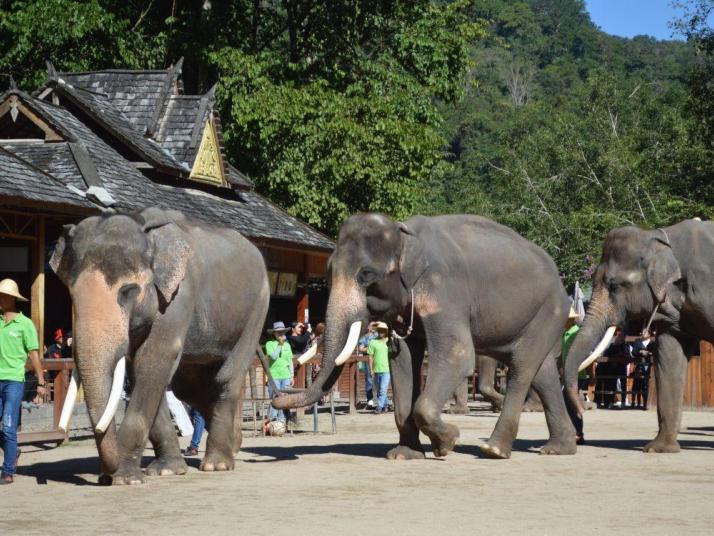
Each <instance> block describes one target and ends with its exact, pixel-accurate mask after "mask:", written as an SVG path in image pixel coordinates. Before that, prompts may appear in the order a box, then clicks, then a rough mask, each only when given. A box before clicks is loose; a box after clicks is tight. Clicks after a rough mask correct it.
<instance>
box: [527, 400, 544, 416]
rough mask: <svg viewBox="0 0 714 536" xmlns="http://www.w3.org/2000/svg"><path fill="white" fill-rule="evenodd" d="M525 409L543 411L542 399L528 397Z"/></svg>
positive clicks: (531, 411) (534, 411) (536, 411)
mask: <svg viewBox="0 0 714 536" xmlns="http://www.w3.org/2000/svg"><path fill="white" fill-rule="evenodd" d="M523 411H524V412H525V413H542V412H543V404H541V402H540V400H533V399H528V400H526V403H525V404H523Z"/></svg>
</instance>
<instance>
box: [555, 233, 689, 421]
mask: <svg viewBox="0 0 714 536" xmlns="http://www.w3.org/2000/svg"><path fill="white" fill-rule="evenodd" d="M681 277H682V274H681V271H680V266H679V263H678V261H677V259H676V257H675V255H674V252H673V251H672V246H671V244H670V242H669V238H668V236H667V234H666V231H663V230H661V229H657V230H654V231H646V230H643V229H640V228H638V227H620V228H617V229H613V230H612V231H610V232H609V233H608V235H607V238H606V239H605V243H604V244H603V250H602V260H601V262H600V264H599V265H598V266H597V268H596V270H595V272H594V274H593V279H592V282H593V295H592V300H591V302H590V306H589V308H588V311H587V314H586V316H585V320H584V321H583V325H582V327H581V329H580V331H579V332H578V334H577V336H576V338H575V341H574V342H573V345H572V347H571V348H570V351H569V352H568V356H567V360H566V365H565V384H566V388H567V391H568V394H569V398H570V401H571V403H573V404H574V407H575V408H578V407H579V400H578V396H577V373H578V370H582V369H583V368H585V367H586V366H588V365H590V363H592V362H593V361H594V360H595V359H596V358H597V357H598V356H599V355H600V354H601V353H602V351H603V350H605V348H607V346H608V345H609V344H610V341H611V340H612V337H613V335H614V332H615V327H616V326H620V327H624V324H625V323H626V322H630V321H636V320H642V321H643V322H645V321H647V319H649V318H650V317H651V316H652V315H653V314H654V311H655V309H656V308H657V309H658V310H659V311H660V312H662V311H666V310H669V311H675V310H676V309H677V308H679V307H680V302H681V299H680V298H681V295H682V294H681V291H680V290H679V288H678V287H677V285H676V284H675V283H676V282H677V281H679V280H680V279H681Z"/></svg>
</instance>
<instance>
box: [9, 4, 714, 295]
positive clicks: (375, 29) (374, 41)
mask: <svg viewBox="0 0 714 536" xmlns="http://www.w3.org/2000/svg"><path fill="white" fill-rule="evenodd" d="M679 3H680V4H681V5H682V6H683V7H684V8H685V9H684V11H683V15H682V18H681V19H680V20H679V21H676V24H677V27H678V29H679V31H680V32H681V33H682V34H683V35H685V36H686V37H687V42H676V41H668V42H661V41H656V40H653V39H650V38H647V37H638V38H635V39H631V40H629V39H621V38H617V37H612V36H608V35H606V34H604V33H603V32H601V31H600V30H599V29H598V28H596V27H595V26H594V25H593V23H592V22H591V20H590V18H589V16H588V14H587V11H586V9H585V3H584V0H454V1H448V0H410V1H406V0H394V1H391V2H384V1H382V0H364V1H360V2H354V1H353V0H331V1H330V2H323V1H314V0H275V1H270V2H265V1H255V0H237V1H234V2H215V1H214V2H211V1H209V0H205V1H203V2H196V1H189V0H173V1H150V0H81V1H80V0H13V1H10V0H0V73H1V74H2V75H5V76H2V77H0V78H1V79H0V82H1V83H2V84H3V85H4V86H7V84H8V83H9V78H8V76H7V75H10V74H11V75H12V76H13V78H14V80H15V82H16V83H18V84H19V85H20V86H21V87H22V88H24V89H27V90H34V89H36V88H37V87H38V85H39V84H40V83H41V82H42V80H43V79H44V77H45V64H44V62H45V60H51V61H52V62H53V63H54V65H55V67H56V68H57V70H59V71H63V70H87V69H105V68H138V69H146V68H165V67H167V66H168V65H170V64H172V63H173V62H175V61H176V60H177V59H178V58H179V57H181V56H184V57H185V62H184V80H185V83H186V86H187V90H188V91H190V92H197V91H206V90H207V89H208V88H209V87H210V86H211V85H213V83H214V82H215V81H216V80H220V85H219V89H218V96H219V106H220V112H221V115H222V120H223V125H224V131H225V135H226V141H227V144H228V151H229V158H230V159H231V160H232V161H233V162H234V163H235V164H237V165H238V166H239V167H240V168H241V169H242V170H243V171H245V172H247V173H249V174H250V175H251V176H252V177H253V179H254V180H255V183H256V188H258V189H259V190H260V191H261V192H262V193H264V194H265V195H267V196H269V197H270V198H271V199H273V200H274V201H276V202H277V203H279V204H280V205H282V206H283V207H285V208H286V209H287V210H289V211H290V212H291V213H292V214H294V215H297V216H299V217H301V218H303V219H304V220H306V221H308V222H310V223H311V224H313V225H315V226H316V227H318V228H320V229H322V230H324V231H325V232H327V233H329V234H335V233H336V231H337V229H338V228H339V225H340V223H341V222H342V221H343V220H344V218H345V217H346V216H347V215H348V214H350V213H353V212H357V211H371V210H378V211H383V212H387V213H389V214H391V215H392V216H394V217H397V218H404V217H407V216H409V215H411V214H415V213H432V214H435V213H444V212H448V213H459V212H472V213H478V214H483V215H486V216H490V217H492V218H495V219H497V220H498V221H501V222H503V223H505V224H507V225H510V226H512V227H514V228H515V229H516V230H518V231H519V232H521V233H522V234H524V235H525V236H526V237H528V238H530V239H532V240H534V241H536V242H537V243H539V244H540V245H542V246H544V247H545V248H546V249H547V250H548V252H549V253H550V254H551V255H552V256H553V257H554V258H555V260H556V262H557V263H558V265H559V266H560V268H561V270H562V271H563V273H564V278H565V280H566V282H567V283H572V282H573V281H575V280H577V279H582V278H583V277H584V276H585V275H587V270H588V268H589V267H590V266H591V264H592V262H593V258H594V257H597V255H598V254H599V244H600V242H601V240H602V238H603V236H604V234H605V232H606V231H607V230H608V229H609V228H611V227H613V226H616V225H622V224H629V223H632V224H637V225H645V226H650V227H654V226H660V225H666V224H669V223H672V222H675V221H678V220H680V219H682V218H685V217H691V216H697V215H698V216H702V217H710V216H714V209H713V208H712V207H713V206H714V181H713V180H712V178H713V175H714V158H713V157H712V147H713V146H714V145H713V144H712V140H713V139H714V104H712V103H714V83H713V82H712V81H713V80H714V37H712V35H713V34H712V28H711V24H710V21H711V14H712V11H713V10H714V0H682V1H681V2H679Z"/></svg>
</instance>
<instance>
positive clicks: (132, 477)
mask: <svg viewBox="0 0 714 536" xmlns="http://www.w3.org/2000/svg"><path fill="white" fill-rule="evenodd" d="M110 478H111V479H112V486H138V485H139V484H143V483H144V482H146V479H145V478H144V475H143V474H142V473H141V469H139V468H138V467H137V468H132V469H119V470H118V471H117V472H116V473H114V474H113V475H112V476H111V477H110Z"/></svg>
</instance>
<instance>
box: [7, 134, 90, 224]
mask: <svg viewBox="0 0 714 536" xmlns="http://www.w3.org/2000/svg"><path fill="white" fill-rule="evenodd" d="M0 169H2V173H0V195H2V196H3V197H5V198H10V199H18V200H22V201H23V202H25V203H27V202H28V201H30V202H35V203H36V204H37V205H38V206H53V207H57V208H59V209H66V208H68V207H72V208H75V209H77V208H79V209H85V210H88V209H94V208H96V207H94V205H92V203H90V202H89V201H87V200H86V199H84V198H82V197H81V196H80V195H78V194H76V193H74V192H72V191H71V190H70V189H69V188H67V186H66V185H65V184H63V183H62V182H61V181H59V180H57V179H55V178H54V177H52V176H50V175H48V174H47V173H44V172H43V171H42V170H40V169H38V168H36V167H35V166H34V165H33V164H31V163H30V162H28V161H26V160H24V159H22V158H20V157H19V156H17V155H15V154H13V153H11V152H10V151H7V150H5V149H3V148H1V147H0Z"/></svg>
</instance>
